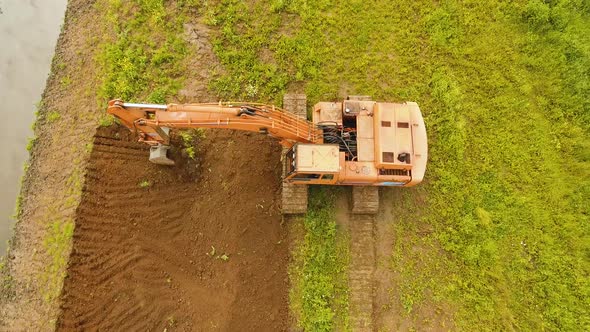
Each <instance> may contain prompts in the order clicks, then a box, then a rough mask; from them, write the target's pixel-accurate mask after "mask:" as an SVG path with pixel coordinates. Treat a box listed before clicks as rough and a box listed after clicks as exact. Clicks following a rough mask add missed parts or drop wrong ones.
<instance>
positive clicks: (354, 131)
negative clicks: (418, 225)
mask: <svg viewBox="0 0 590 332" xmlns="http://www.w3.org/2000/svg"><path fill="white" fill-rule="evenodd" d="M312 116H313V123H314V125H315V126H316V127H317V128H320V130H321V131H322V137H323V142H322V144H309V143H307V144H306V143H297V144H295V145H294V146H293V147H291V148H290V149H289V150H288V151H287V154H286V156H285V157H286V160H287V176H286V178H285V180H286V181H288V182H292V183H298V184H324V185H362V186H405V187H409V186H414V185H416V184H418V183H420V182H421V181H422V178H423V177H424V172H425V170H426V160H427V153H428V151H427V141H426V129H425V127H424V120H423V118H422V114H421V113H420V109H419V108H418V105H417V104H416V103H413V102H407V103H403V104H396V103H380V102H374V101H362V100H346V101H344V102H337V103H329V102H321V103H318V104H316V105H315V106H314V107H313V113H312Z"/></svg>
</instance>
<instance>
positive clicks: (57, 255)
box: [40, 220, 74, 302]
mask: <svg viewBox="0 0 590 332" xmlns="http://www.w3.org/2000/svg"><path fill="white" fill-rule="evenodd" d="M47 230H48V233H47V236H45V238H44V241H43V246H44V249H45V250H46V252H47V254H48V256H49V259H50V261H49V262H48V264H47V266H46V268H45V272H44V274H43V275H41V278H40V281H41V283H42V284H41V289H42V295H43V300H44V301H45V302H52V301H54V300H55V299H57V297H58V296H59V294H60V291H61V288H62V283H63V279H64V277H65V275H66V265H67V259H68V255H67V253H68V252H69V250H70V249H69V248H70V246H71V243H72V236H73V234H74V222H73V221H71V220H56V221H53V222H51V223H49V224H48V225H47Z"/></svg>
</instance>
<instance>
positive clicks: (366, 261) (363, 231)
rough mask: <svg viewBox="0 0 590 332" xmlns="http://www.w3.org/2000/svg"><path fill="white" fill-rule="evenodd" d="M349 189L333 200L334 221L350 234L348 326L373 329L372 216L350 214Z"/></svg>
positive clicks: (358, 329)
mask: <svg viewBox="0 0 590 332" xmlns="http://www.w3.org/2000/svg"><path fill="white" fill-rule="evenodd" d="M350 196H351V193H350V190H348V191H347V192H346V194H342V195H340V197H339V198H338V200H337V202H336V221H337V223H338V224H339V225H340V226H342V227H344V228H345V229H346V230H347V233H348V234H350V240H349V245H350V266H349V271H348V286H349V289H350V297H349V313H350V327H351V328H352V330H353V331H373V326H374V325H373V288H374V273H375V238H374V236H375V235H374V232H375V230H374V224H375V217H374V216H373V215H368V214H352V213H350V208H351V207H350V204H349V197H350Z"/></svg>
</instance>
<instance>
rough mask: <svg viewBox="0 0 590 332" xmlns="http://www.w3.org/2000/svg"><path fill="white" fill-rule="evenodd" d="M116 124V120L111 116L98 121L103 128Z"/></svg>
mask: <svg viewBox="0 0 590 332" xmlns="http://www.w3.org/2000/svg"><path fill="white" fill-rule="evenodd" d="M113 124H115V118H114V117H113V116H112V115H110V114H104V115H103V116H101V117H100V118H99V119H98V125H99V126H101V127H109V126H111V125H113Z"/></svg>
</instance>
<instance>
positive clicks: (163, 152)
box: [150, 144, 174, 166]
mask: <svg viewBox="0 0 590 332" xmlns="http://www.w3.org/2000/svg"><path fill="white" fill-rule="evenodd" d="M169 149H170V146H168V145H162V144H158V145H154V146H152V147H150V161H151V162H152V163H154V164H157V165H165V166H172V165H174V160H172V159H169V158H168V150H169Z"/></svg>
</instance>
